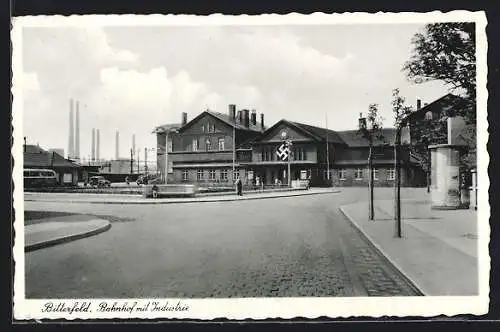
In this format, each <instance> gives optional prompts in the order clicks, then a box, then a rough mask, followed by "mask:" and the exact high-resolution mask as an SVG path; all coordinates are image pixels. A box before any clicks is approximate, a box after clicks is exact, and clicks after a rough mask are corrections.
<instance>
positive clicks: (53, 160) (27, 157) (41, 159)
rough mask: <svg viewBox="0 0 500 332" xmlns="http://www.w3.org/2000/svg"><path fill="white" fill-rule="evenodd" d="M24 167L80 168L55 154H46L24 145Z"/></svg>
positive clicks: (34, 147) (38, 149)
mask: <svg viewBox="0 0 500 332" xmlns="http://www.w3.org/2000/svg"><path fill="white" fill-rule="evenodd" d="M24 167H40V168H42V167H43V168H50V167H70V168H77V167H80V165H78V164H77V163H75V162H73V161H71V160H68V159H65V158H64V157H63V156H61V155H59V154H58V153H56V152H47V151H45V150H44V149H42V148H40V147H39V146H36V145H26V152H24Z"/></svg>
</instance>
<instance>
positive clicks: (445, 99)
mask: <svg viewBox="0 0 500 332" xmlns="http://www.w3.org/2000/svg"><path fill="white" fill-rule="evenodd" d="M470 106H472V102H471V101H470V100H468V99H466V98H463V97H460V96H457V95H454V94H451V93H448V94H446V95H444V96H442V97H440V98H438V99H436V100H434V101H433V102H431V103H429V104H427V105H425V106H423V107H422V108H420V109H419V110H416V111H414V112H413V113H411V114H410V115H409V116H408V117H407V120H410V119H411V118H413V117H415V116H419V115H423V114H425V113H427V112H429V111H431V112H433V113H436V112H442V111H444V112H447V111H448V110H452V109H456V108H464V107H470Z"/></svg>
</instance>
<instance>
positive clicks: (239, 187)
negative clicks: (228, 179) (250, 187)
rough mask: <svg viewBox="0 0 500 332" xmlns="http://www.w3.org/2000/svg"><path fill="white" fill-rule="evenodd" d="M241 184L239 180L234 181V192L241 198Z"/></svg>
mask: <svg viewBox="0 0 500 332" xmlns="http://www.w3.org/2000/svg"><path fill="white" fill-rule="evenodd" d="M242 189H243V184H242V183H241V180H240V179H237V180H236V192H237V195H238V196H243V192H242V191H243V190H242Z"/></svg>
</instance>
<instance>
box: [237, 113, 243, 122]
mask: <svg viewBox="0 0 500 332" xmlns="http://www.w3.org/2000/svg"><path fill="white" fill-rule="evenodd" d="M238 122H239V123H240V124H241V123H243V111H238Z"/></svg>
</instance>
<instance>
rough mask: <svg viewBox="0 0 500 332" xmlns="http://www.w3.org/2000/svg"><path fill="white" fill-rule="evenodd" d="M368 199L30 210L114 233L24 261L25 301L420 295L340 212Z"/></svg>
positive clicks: (357, 195) (47, 205)
mask: <svg viewBox="0 0 500 332" xmlns="http://www.w3.org/2000/svg"><path fill="white" fill-rule="evenodd" d="M391 194H392V192H391V189H390V188H385V189H380V191H379V195H384V197H386V198H390V195H391ZM411 194H412V193H411V192H409V193H408V195H411ZM366 198H367V190H363V189H359V188H358V189H356V188H351V189H346V190H342V191H341V192H340V193H330V194H322V195H308V196H296V197H281V198H272V199H263V200H242V201H227V202H203V203H196V204H166V205H161V204H154V205H137V204H136V205H134V204H121V205H120V204H109V205H107V204H91V203H84V202H79V203H74V204H68V203H65V202H61V203H54V202H43V201H26V202H25V210H27V211H58V212H68V213H81V214H86V215H89V214H91V215H94V216H98V217H99V218H104V219H106V216H108V220H110V221H111V224H112V227H111V229H109V230H108V231H106V232H104V233H101V234H98V235H95V236H92V237H88V238H84V239H79V240H76V241H72V242H68V243H65V244H60V245H56V246H52V247H48V248H44V249H39V250H35V251H32V252H28V253H26V256H25V257H26V261H25V263H26V297H27V298H48V297H50V298H153V297H161V298H166V297H168V298H172V297H183V298H206V297H295V296H391V295H393V296H405V295H419V291H418V290H417V289H416V288H415V287H414V286H413V285H412V284H411V283H410V282H408V280H407V279H405V278H404V277H403V276H402V274H401V273H399V271H398V270H396V269H395V268H394V267H393V266H392V265H391V264H390V263H389V262H388V261H387V260H386V259H385V258H384V257H383V256H381V255H380V254H379V252H378V251H377V250H376V249H374V247H373V246H372V245H371V244H370V243H369V242H368V241H366V239H365V238H364V237H363V236H362V235H361V234H360V233H359V232H358V231H357V229H356V228H355V227H353V225H352V224H351V222H350V221H348V220H347V218H346V217H345V216H344V215H343V214H342V213H341V212H340V210H339V206H340V205H341V204H349V203H353V202H357V201H363V200H366Z"/></svg>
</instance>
